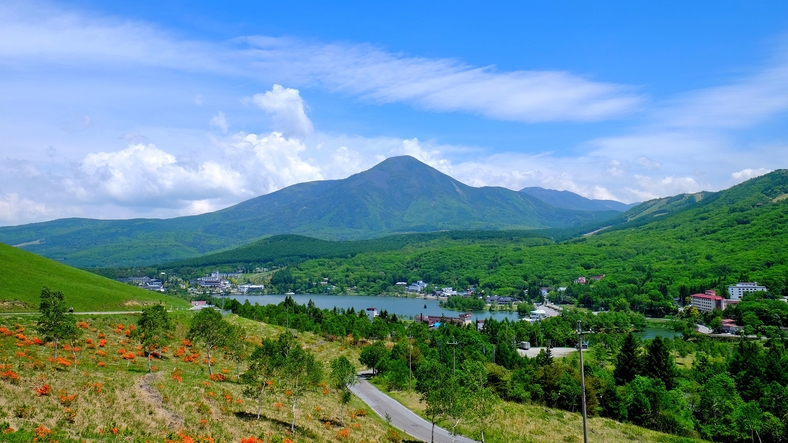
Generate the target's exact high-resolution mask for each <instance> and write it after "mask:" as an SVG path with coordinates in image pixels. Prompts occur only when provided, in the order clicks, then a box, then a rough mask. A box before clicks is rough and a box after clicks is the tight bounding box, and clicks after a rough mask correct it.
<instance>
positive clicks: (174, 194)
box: [73, 144, 243, 207]
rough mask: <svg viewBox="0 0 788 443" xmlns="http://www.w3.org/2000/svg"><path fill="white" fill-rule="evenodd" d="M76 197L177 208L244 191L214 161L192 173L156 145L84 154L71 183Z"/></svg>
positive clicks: (239, 181)
mask: <svg viewBox="0 0 788 443" xmlns="http://www.w3.org/2000/svg"><path fill="white" fill-rule="evenodd" d="M73 183H74V184H73V186H74V191H75V192H76V193H77V195H81V196H84V197H83V198H85V199H87V200H89V201H97V200H104V201H109V202H112V203H115V204H121V205H127V206H152V207H181V206H183V204H184V202H189V201H192V200H197V199H205V198H218V197H223V196H225V195H227V194H230V195H232V194H234V193H236V192H238V190H239V189H241V188H242V184H243V180H242V177H241V176H240V175H239V174H238V173H237V172H235V171H233V170H230V169H228V168H225V167H224V166H222V165H220V164H218V163H217V162H215V161H207V162H204V163H202V164H200V165H199V166H198V167H196V168H187V167H185V166H183V165H181V164H179V163H178V161H177V159H176V158H175V156H173V155H171V154H169V153H167V152H165V151H162V150H161V149H159V148H157V147H156V146H154V145H141V144H140V145H132V146H129V147H128V148H127V149H124V150H122V151H116V152H99V153H95V154H89V155H87V156H86V157H85V158H84V159H83V160H82V161H81V162H80V164H79V174H77V176H76V177H75V178H74V181H73Z"/></svg>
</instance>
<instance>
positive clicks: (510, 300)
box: [484, 295, 514, 305]
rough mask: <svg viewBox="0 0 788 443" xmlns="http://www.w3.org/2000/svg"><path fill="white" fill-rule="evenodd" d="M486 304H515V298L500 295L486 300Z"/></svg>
mask: <svg viewBox="0 0 788 443" xmlns="http://www.w3.org/2000/svg"><path fill="white" fill-rule="evenodd" d="M484 301H485V302H486V303H488V304H490V303H493V302H494V303H498V304H499V305H502V304H506V303H513V302H514V298H512V297H501V296H498V295H491V296H489V297H487V298H486V299H485V300H484Z"/></svg>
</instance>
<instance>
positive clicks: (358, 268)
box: [260, 170, 788, 315]
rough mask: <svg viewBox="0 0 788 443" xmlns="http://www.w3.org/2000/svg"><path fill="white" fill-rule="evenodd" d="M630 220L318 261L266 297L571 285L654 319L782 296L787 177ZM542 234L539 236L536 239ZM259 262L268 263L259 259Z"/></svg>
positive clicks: (654, 208)
mask: <svg viewBox="0 0 788 443" xmlns="http://www.w3.org/2000/svg"><path fill="white" fill-rule="evenodd" d="M624 215H625V216H626V217H628V218H629V221H625V222H622V223H618V224H613V225H612V226H610V227H608V228H607V229H603V230H600V231H599V232H596V233H594V234H593V235H577V236H575V237H573V238H567V237H557V236H555V237H554V236H548V237H550V239H552V240H555V242H553V241H550V239H548V238H541V239H540V238H531V239H519V238H511V239H508V240H503V239H502V240H501V241H498V242H491V241H488V240H479V241H475V242H470V241H469V242H449V241H438V240H436V241H434V242H424V243H420V244H417V243H414V244H411V245H409V246H408V247H405V248H400V249H393V248H392V249H390V250H387V251H362V252H359V253H357V254H356V255H353V256H348V257H341V256H339V255H337V256H335V257H336V258H325V257H315V258H314V259H306V258H305V259H304V261H302V262H300V263H293V264H292V265H291V266H289V267H288V270H287V272H288V273H289V275H291V278H289V279H288V281H287V283H286V286H282V285H280V286H278V287H274V288H271V290H272V291H282V290H284V291H287V290H292V291H295V292H309V291H314V290H315V288H317V290H320V289H321V288H320V287H319V286H316V284H317V283H319V282H320V281H322V279H324V278H328V279H329V280H328V281H329V282H330V283H331V284H332V285H335V286H337V287H338V288H340V290H342V289H341V288H351V287H356V288H358V289H357V291H358V292H362V293H370V294H375V293H380V292H382V291H387V290H389V289H390V288H391V285H392V284H393V282H396V281H411V280H418V279H422V280H424V281H427V282H430V283H433V284H436V285H444V286H452V287H455V288H463V287H468V286H475V287H477V288H480V289H484V290H485V291H487V293H497V294H499V295H502V294H513V293H519V291H523V290H526V289H527V290H529V291H530V290H534V291H535V292H533V293H538V288H539V287H541V286H553V287H555V286H569V290H568V292H567V296H570V297H572V298H575V299H579V300H580V302H581V304H583V305H584V306H587V307H590V308H594V309H600V308H606V309H610V308H612V307H613V301H616V302H617V303H619V306H622V305H624V301H625V302H626V304H627V305H628V306H630V307H631V308H632V309H635V310H638V311H641V312H646V313H649V314H652V315H662V314H665V313H666V312H668V311H669V310H670V309H671V308H672V304H673V298H674V297H678V296H679V295H687V293H688V291H701V290H705V289H716V290H717V291H718V292H719V293H720V294H724V293H725V291H726V286H727V285H729V284H734V283H736V282H737V281H758V282H759V283H762V284H765V285H766V286H768V287H769V288H770V289H771V290H772V291H773V293H774V294H783V295H788V279H787V278H786V275H788V247H786V245H788V170H778V171H774V172H772V173H770V174H767V175H764V176H762V177H757V178H754V179H752V180H749V181H747V182H744V183H741V184H739V185H737V186H734V187H732V188H730V189H727V190H724V191H720V192H714V193H711V192H709V193H700V194H692V195H679V196H676V197H671V198H666V199H657V200H653V201H649V202H645V203H643V204H642V205H639V206H638V207H636V208H633V209H631V210H630V211H628V212H627V213H625V214H624ZM539 232H540V231H535V232H534V234H537V233H539ZM260 257H265V255H264V254H261V255H260ZM595 275H596V276H599V275H605V277H604V279H602V280H601V281H600V282H598V283H594V284H593V285H586V286H581V285H571V282H572V281H573V280H574V279H575V278H577V277H579V276H585V277H590V276H595Z"/></svg>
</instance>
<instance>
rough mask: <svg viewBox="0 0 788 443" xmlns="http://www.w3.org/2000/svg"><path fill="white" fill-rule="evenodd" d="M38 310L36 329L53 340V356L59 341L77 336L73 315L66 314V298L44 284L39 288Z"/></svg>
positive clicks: (70, 339)
mask: <svg viewBox="0 0 788 443" xmlns="http://www.w3.org/2000/svg"><path fill="white" fill-rule="evenodd" d="M38 310H39V312H40V314H41V315H40V316H39V317H38V331H39V332H41V334H42V335H43V336H44V337H45V338H46V339H47V340H52V341H54V342H55V358H57V356H58V345H59V343H60V342H61V341H73V340H75V339H76V338H77V337H78V336H79V333H80V331H79V329H78V328H77V327H76V322H75V321H74V316H73V315H71V314H66V298H65V296H64V295H63V293H62V292H60V291H52V290H50V289H49V288H47V287H46V286H45V287H44V289H42V290H41V303H40V304H39V307H38Z"/></svg>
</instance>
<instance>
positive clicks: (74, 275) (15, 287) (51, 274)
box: [0, 243, 186, 311]
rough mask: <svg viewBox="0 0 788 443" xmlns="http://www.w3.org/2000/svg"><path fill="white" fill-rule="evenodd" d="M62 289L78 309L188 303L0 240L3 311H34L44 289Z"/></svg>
mask: <svg viewBox="0 0 788 443" xmlns="http://www.w3.org/2000/svg"><path fill="white" fill-rule="evenodd" d="M44 286H48V287H49V288H51V289H53V290H58V291H63V293H64V294H65V295H66V300H67V303H68V304H69V305H70V306H73V307H74V309H75V310H77V311H122V310H138V309H140V307H141V306H142V305H147V304H151V303H158V302H162V303H165V304H167V305H175V306H185V305H186V302H184V301H183V300H180V299H177V298H174V297H168V296H166V295H162V294H157V293H154V292H150V291H145V290H143V289H139V288H135V287H133V286H129V285H125V284H123V283H119V282H117V281H114V280H110V279H108V278H104V277H101V276H98V275H95V274H92V273H89V272H86V271H82V270H80V269H76V268H72V267H70V266H66V265H64V264H62V263H58V262H56V261H53V260H50V259H48V258H44V257H41V256H39V255H36V254H33V253H31V252H27V251H23V250H21V249H19V248H14V247H12V246H8V245H5V244H2V243H0V310H2V311H35V310H37V309H38V302H39V296H40V294H41V288H43V287H44Z"/></svg>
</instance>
